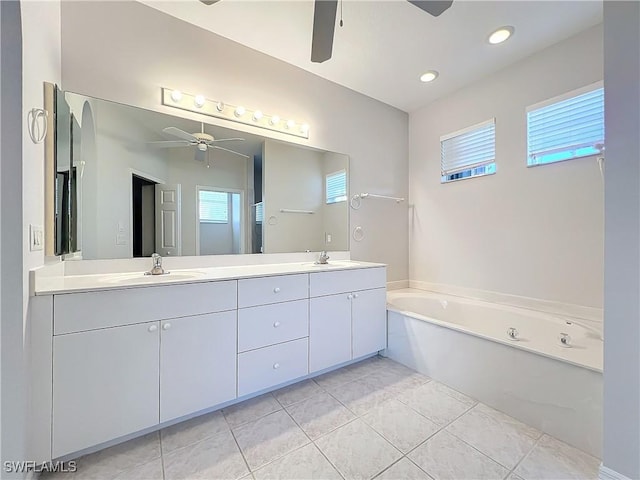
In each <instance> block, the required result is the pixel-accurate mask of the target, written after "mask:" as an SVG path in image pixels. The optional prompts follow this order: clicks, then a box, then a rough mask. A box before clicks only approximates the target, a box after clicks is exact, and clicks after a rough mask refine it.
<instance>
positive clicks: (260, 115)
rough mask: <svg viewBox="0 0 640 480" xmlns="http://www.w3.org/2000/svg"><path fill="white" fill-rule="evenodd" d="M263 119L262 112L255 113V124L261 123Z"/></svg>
mask: <svg viewBox="0 0 640 480" xmlns="http://www.w3.org/2000/svg"><path fill="white" fill-rule="evenodd" d="M261 118H262V112H261V111H260V110H256V111H255V112H253V121H254V122H259V121H260V119H261Z"/></svg>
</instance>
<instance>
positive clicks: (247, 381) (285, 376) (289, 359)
mask: <svg viewBox="0 0 640 480" xmlns="http://www.w3.org/2000/svg"><path fill="white" fill-rule="evenodd" d="M308 352H309V341H308V339H307V338H301V339H299V340H293V341H292V342H287V343H281V344H279V345H273V346H271V347H264V348H260V349H258V350H252V351H250V352H246V353H241V354H239V355H238V396H239V397H241V396H243V395H248V394H250V393H254V392H258V391H260V390H263V389H265V388H269V387H273V386H275V385H279V384H281V383H284V382H288V381H290V380H294V379H296V378H298V377H303V376H305V375H307V374H308V373H309V365H308V362H309V354H308Z"/></svg>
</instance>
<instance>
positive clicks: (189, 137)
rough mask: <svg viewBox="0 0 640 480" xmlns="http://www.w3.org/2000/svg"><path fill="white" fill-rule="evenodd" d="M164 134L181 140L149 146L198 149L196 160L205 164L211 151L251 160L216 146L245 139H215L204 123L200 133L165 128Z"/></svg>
mask: <svg viewBox="0 0 640 480" xmlns="http://www.w3.org/2000/svg"><path fill="white" fill-rule="evenodd" d="M162 133H164V134H166V135H170V136H172V137H177V138H179V140H166V141H160V142H148V143H147V144H148V145H150V146H152V147H156V148H177V147H196V156H195V159H196V160H198V161H199V162H204V161H205V160H206V159H207V152H208V151H209V149H216V150H224V151H225V152H229V153H233V154H234V155H238V156H240V157H244V158H249V156H248V155H244V154H243V153H240V152H236V151H235V150H230V149H228V148H224V147H220V146H218V145H216V143H218V142H233V141H238V142H242V141H244V138H214V137H213V135H209V134H208V133H205V131H204V123H203V124H201V129H200V132H198V133H188V132H185V131H184V130H180V129H179V128H176V127H167V128H163V129H162Z"/></svg>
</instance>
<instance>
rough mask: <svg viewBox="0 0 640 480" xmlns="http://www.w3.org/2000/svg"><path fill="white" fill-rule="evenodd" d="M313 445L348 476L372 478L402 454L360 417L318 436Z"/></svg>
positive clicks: (349, 478)
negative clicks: (322, 435)
mask: <svg viewBox="0 0 640 480" xmlns="http://www.w3.org/2000/svg"><path fill="white" fill-rule="evenodd" d="M316 445H317V446H318V448H320V450H322V453H324V454H325V455H326V457H327V458H328V459H329V461H330V462H331V463H332V464H333V465H335V467H336V468H337V469H338V471H339V472H340V473H341V474H342V476H343V477H344V478H345V479H347V480H351V479H370V478H373V477H374V476H375V475H377V474H378V473H380V472H382V471H383V470H384V469H385V468H387V467H388V466H389V465H391V464H392V463H393V462H395V461H396V460H398V459H399V458H400V457H401V456H402V454H401V453H400V452H399V451H398V450H397V449H396V448H394V447H393V445H391V444H390V443H389V442H387V441H386V440H385V439H384V438H382V437H381V436H380V435H379V434H378V433H376V432H375V431H374V430H373V429H372V428H371V427H369V426H368V425H367V424H366V423H364V422H363V421H362V420H354V421H353V422H351V423H348V424H346V425H344V426H342V427H340V428H338V429H337V430H334V431H333V432H331V433H329V434H327V435H325V436H324V437H321V438H319V439H318V440H316Z"/></svg>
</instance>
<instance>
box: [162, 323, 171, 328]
mask: <svg viewBox="0 0 640 480" xmlns="http://www.w3.org/2000/svg"><path fill="white" fill-rule="evenodd" d="M170 328H171V324H170V323H169V322H167V323H165V324H164V325H162V329H163V330H169V329H170Z"/></svg>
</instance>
